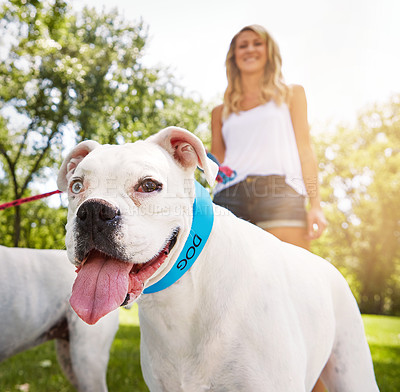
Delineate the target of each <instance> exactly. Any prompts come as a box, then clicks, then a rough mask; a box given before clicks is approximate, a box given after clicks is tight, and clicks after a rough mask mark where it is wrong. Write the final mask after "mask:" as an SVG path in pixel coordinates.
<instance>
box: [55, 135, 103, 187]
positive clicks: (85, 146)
mask: <svg viewBox="0 0 400 392" xmlns="http://www.w3.org/2000/svg"><path fill="white" fill-rule="evenodd" d="M99 146H100V144H99V143H97V142H95V141H94V140H86V141H84V142H81V143H79V144H78V145H77V146H76V147H75V148H74V149H73V150H72V151H71V152H70V153H69V154H68V155H67V157H66V158H65V159H64V162H63V163H62V165H61V167H60V171H59V172H58V177H57V186H58V189H59V190H60V191H63V192H65V191H66V190H67V188H68V181H69V179H70V178H71V176H72V175H73V174H74V172H75V169H76V167H77V166H78V165H79V162H81V161H82V159H83V158H85V156H86V155H88V154H89V153H90V152H91V151H93V150H94V149H95V148H97V147H99Z"/></svg>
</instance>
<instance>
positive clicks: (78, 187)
mask: <svg viewBox="0 0 400 392" xmlns="http://www.w3.org/2000/svg"><path fill="white" fill-rule="evenodd" d="M82 189H83V182H82V181H80V180H76V181H74V182H73V184H72V185H71V192H72V193H75V194H78V193H80V192H82Z"/></svg>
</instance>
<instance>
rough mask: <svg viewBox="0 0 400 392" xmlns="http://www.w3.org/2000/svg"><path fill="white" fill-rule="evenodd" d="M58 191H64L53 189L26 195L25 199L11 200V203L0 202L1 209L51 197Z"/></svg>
mask: <svg viewBox="0 0 400 392" xmlns="http://www.w3.org/2000/svg"><path fill="white" fill-rule="evenodd" d="M57 193H62V192H61V191H59V190H57V191H53V192H47V193H43V194H41V195H36V196H31V197H25V198H23V199H17V200H14V201H10V202H9V203H4V204H0V210H5V209H6V208H10V207H16V206H19V205H21V204H24V203H29V202H30V201H35V200H39V199H43V198H45V197H49V196H51V195H55V194H57Z"/></svg>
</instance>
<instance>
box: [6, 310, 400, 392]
mask: <svg viewBox="0 0 400 392" xmlns="http://www.w3.org/2000/svg"><path fill="white" fill-rule="evenodd" d="M363 320H364V325H365V332H366V335H367V338H368V342H369V345H370V348H371V353H372V358H373V361H374V366H375V374H376V378H377V380H378V385H379V387H380V390H381V392H398V391H400V317H386V316H370V315H365V316H363ZM139 340H140V331H139V320H138V315H137V307H136V305H134V307H133V308H132V309H131V310H129V311H127V310H125V309H122V310H121V312H120V328H119V330H118V333H117V336H116V339H115V341H114V343H113V346H112V349H111V356H110V362H109V367H108V373H107V381H108V388H109V391H110V392H145V391H146V392H148V389H147V387H146V385H145V383H144V381H143V377H142V374H141V371H140V357H139ZM0 391H1V392H19V391H22V392H74V389H73V388H72V387H71V386H70V385H69V383H68V381H66V379H65V378H64V376H63V374H62V373H61V370H60V368H59V366H58V363H57V359H56V355H55V350H54V344H53V343H52V342H48V343H45V344H43V345H41V346H39V347H36V348H33V349H31V350H29V351H26V352H24V353H20V354H18V355H16V356H14V357H13V358H10V359H8V360H6V361H4V362H3V363H1V364H0Z"/></svg>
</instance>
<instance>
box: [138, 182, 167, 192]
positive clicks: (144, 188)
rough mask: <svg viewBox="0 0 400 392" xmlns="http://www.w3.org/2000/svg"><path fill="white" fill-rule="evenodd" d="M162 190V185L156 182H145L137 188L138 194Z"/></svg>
mask: <svg viewBox="0 0 400 392" xmlns="http://www.w3.org/2000/svg"><path fill="white" fill-rule="evenodd" d="M161 188H162V185H161V184H160V183H158V182H157V181H154V180H144V181H142V182H141V183H140V184H139V186H138V187H137V189H136V190H137V191H138V192H145V193H150V192H154V191H157V190H159V189H161Z"/></svg>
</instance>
